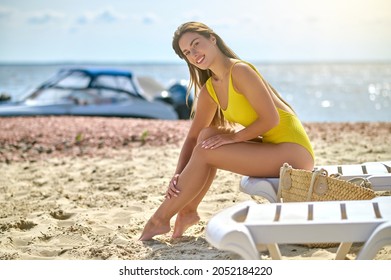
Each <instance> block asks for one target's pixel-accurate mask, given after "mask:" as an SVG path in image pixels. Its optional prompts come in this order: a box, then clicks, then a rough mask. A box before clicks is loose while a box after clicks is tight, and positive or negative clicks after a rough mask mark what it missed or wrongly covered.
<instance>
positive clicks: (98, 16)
mask: <svg viewBox="0 0 391 280" xmlns="http://www.w3.org/2000/svg"><path fill="white" fill-rule="evenodd" d="M125 18H126V17H125V16H124V15H122V14H120V13H119V12H117V11H116V10H114V9H113V8H112V7H107V8H104V9H103V10H100V11H92V12H85V13H84V14H83V15H81V16H79V17H78V18H77V19H76V23H77V24H80V25H84V24H88V23H97V22H98V23H114V22H118V21H121V20H123V19H125Z"/></svg>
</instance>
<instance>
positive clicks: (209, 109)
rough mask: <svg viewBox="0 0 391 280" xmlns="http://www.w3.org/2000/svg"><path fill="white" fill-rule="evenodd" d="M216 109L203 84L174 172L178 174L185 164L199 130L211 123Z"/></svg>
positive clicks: (195, 142)
mask: <svg viewBox="0 0 391 280" xmlns="http://www.w3.org/2000/svg"><path fill="white" fill-rule="evenodd" d="M216 110H217V104H216V103H215V102H214V100H213V99H212V98H211V97H210V95H209V93H208V91H207V89H206V87H205V86H204V87H203V88H202V89H201V90H200V93H199V97H198V100H197V104H196V109H195V115H194V119H193V120H192V123H191V126H190V129H189V131H188V133H187V136H186V139H185V141H184V143H183V146H182V150H181V153H180V156H179V159H178V164H177V168H176V170H175V174H180V173H181V172H182V170H183V169H184V168H185V166H186V165H187V163H188V161H189V159H190V157H191V154H192V152H193V149H194V147H195V145H196V144H197V139H198V136H199V134H200V132H201V130H202V129H204V128H205V127H208V126H209V125H210V124H211V122H212V120H213V117H214V115H215V113H216Z"/></svg>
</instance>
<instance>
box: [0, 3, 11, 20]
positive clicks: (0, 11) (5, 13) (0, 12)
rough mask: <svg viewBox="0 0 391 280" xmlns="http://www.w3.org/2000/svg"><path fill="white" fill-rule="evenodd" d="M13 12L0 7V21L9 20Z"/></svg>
mask: <svg viewBox="0 0 391 280" xmlns="http://www.w3.org/2000/svg"><path fill="white" fill-rule="evenodd" d="M12 13H13V11H12V10H11V9H9V8H7V7H1V6H0V19H2V18H9V17H10V16H11V15H12Z"/></svg>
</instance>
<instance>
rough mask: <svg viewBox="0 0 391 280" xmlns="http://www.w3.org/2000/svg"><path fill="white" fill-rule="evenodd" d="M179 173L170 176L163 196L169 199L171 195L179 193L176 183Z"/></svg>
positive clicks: (175, 195) (174, 195)
mask: <svg viewBox="0 0 391 280" xmlns="http://www.w3.org/2000/svg"><path fill="white" fill-rule="evenodd" d="M178 178H179V174H175V175H174V177H172V179H171V181H170V184H169V185H168V189H167V192H166V195H165V196H164V197H165V198H168V199H171V198H172V197H177V196H178V194H179V189H177V187H176V185H177V182H178Z"/></svg>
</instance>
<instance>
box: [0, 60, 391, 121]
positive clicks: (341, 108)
mask: <svg viewBox="0 0 391 280" xmlns="http://www.w3.org/2000/svg"><path fill="white" fill-rule="evenodd" d="M253 64H254V65H255V66H256V67H257V68H258V70H259V71H260V72H261V74H262V75H263V76H264V77H265V79H266V80H267V81H268V82H269V83H270V84H271V85H272V86H273V87H274V88H275V89H277V90H278V91H279V92H280V94H281V95H282V96H283V97H284V99H286V100H287V101H288V102H289V103H290V104H291V105H292V107H293V108H294V110H295V111H296V113H297V114H298V116H299V118H300V119H301V120H302V121H303V122H376V121H383V122H390V121H391V63H289V64H288V63H287V64H284V63H256V62H253ZM64 66H66V67H70V66H80V65H69V64H68V65H61V64H51V65H0V93H7V94H9V95H11V96H12V98H13V99H18V98H20V97H21V96H23V94H24V93H26V92H28V91H29V90H30V89H32V88H34V87H37V86H38V85H39V84H41V83H42V82H44V81H45V80H47V79H48V78H49V77H50V76H52V75H53V74H54V73H55V72H56V71H57V70H58V69H60V68H61V67H64ZM93 66H99V67H102V66H107V67H116V68H121V69H127V70H131V71H132V72H133V73H134V74H135V75H139V76H150V77H152V78H154V79H155V80H157V81H158V82H160V83H161V84H163V85H168V84H169V83H171V82H172V81H174V80H183V79H184V80H188V79H189V74H188V69H187V66H186V65H185V64H184V63H182V64H166V63H146V64H141V63H138V64H104V65H103V64H102V65H93Z"/></svg>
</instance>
